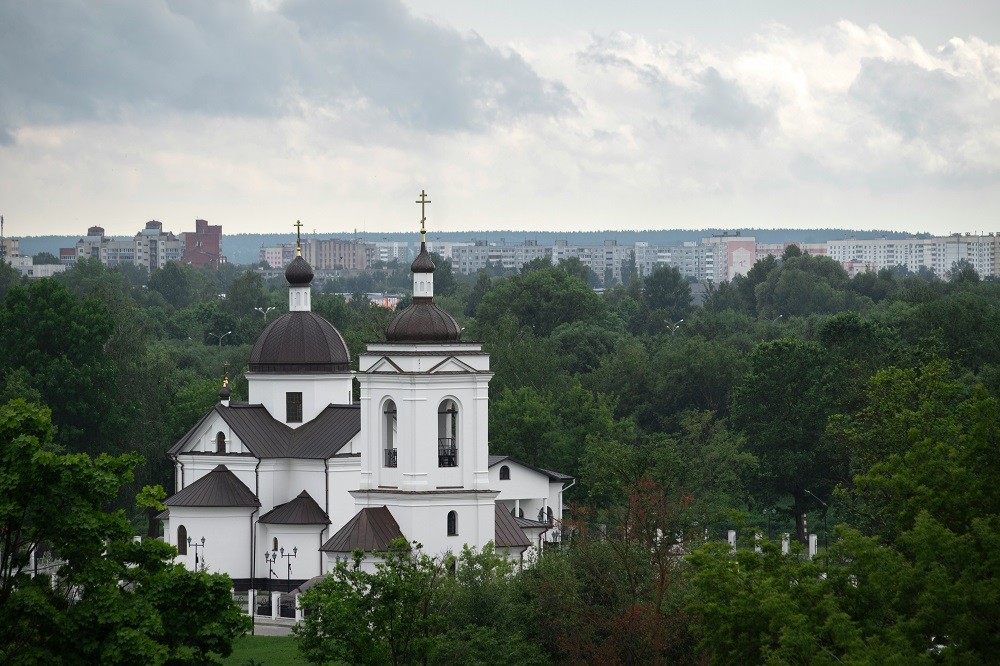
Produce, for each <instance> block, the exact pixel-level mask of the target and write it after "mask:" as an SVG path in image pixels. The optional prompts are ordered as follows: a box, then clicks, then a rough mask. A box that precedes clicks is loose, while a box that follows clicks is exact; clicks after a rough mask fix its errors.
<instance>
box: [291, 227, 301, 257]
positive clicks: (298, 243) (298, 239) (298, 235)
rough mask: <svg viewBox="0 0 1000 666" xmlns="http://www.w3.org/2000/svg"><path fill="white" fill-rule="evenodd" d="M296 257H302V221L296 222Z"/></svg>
mask: <svg viewBox="0 0 1000 666" xmlns="http://www.w3.org/2000/svg"><path fill="white" fill-rule="evenodd" d="M293 226H294V227H295V256H297V257H301V256H302V221H301V220H295V224H294V225H293Z"/></svg>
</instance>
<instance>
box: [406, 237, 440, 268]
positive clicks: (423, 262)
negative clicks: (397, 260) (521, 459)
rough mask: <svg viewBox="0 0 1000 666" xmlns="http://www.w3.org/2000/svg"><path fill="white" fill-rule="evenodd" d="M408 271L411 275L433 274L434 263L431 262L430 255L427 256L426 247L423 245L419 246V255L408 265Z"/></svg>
mask: <svg viewBox="0 0 1000 666" xmlns="http://www.w3.org/2000/svg"><path fill="white" fill-rule="evenodd" d="M410 271H411V272H413V273H433V272H434V262H433V261H431V255H429V254H427V245H426V244H425V243H421V244H420V254H418V255H417V258H416V259H414V260H413V263H412V264H410Z"/></svg>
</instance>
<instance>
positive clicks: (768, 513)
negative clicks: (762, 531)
mask: <svg viewBox="0 0 1000 666" xmlns="http://www.w3.org/2000/svg"><path fill="white" fill-rule="evenodd" d="M776 513H778V510H777V509H770V510H768V509H764V516H765V517H766V518H767V538H768V539H770V538H771V517H772V516H774V515H775V514H776Z"/></svg>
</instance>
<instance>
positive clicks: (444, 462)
mask: <svg viewBox="0 0 1000 666" xmlns="http://www.w3.org/2000/svg"><path fill="white" fill-rule="evenodd" d="M438 467H458V447H457V446H456V445H455V438H454V437H439V438H438Z"/></svg>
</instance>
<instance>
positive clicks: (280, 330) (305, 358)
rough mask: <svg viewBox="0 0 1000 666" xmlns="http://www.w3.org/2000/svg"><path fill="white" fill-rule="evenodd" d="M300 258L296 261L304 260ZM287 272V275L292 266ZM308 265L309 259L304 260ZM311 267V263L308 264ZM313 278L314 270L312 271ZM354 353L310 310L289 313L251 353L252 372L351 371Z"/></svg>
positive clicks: (268, 332) (271, 327) (337, 334)
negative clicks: (307, 260)
mask: <svg viewBox="0 0 1000 666" xmlns="http://www.w3.org/2000/svg"><path fill="white" fill-rule="evenodd" d="M300 260H301V258H296V260H295V261H300ZM295 261H293V262H292V264H291V265H290V266H289V270H288V271H286V272H285V275H286V277H287V275H288V273H289V272H290V271H291V266H294V265H295ZM302 263H303V264H305V262H304V261H303V262H302ZM306 267H307V268H308V264H306ZM309 276H310V277H312V271H311V270H310V271H309ZM350 371H351V354H350V352H348V351H347V344H346V343H345V342H344V338H343V336H342V335H341V334H340V331H338V330H337V329H336V328H334V326H333V324H331V323H330V322H328V321H327V320H326V319H323V318H322V317H320V316H319V315H318V314H316V313H314V312H310V311H308V310H299V311H293V312H286V313H285V314H283V315H281V316H280V317H278V318H277V319H275V320H274V321H272V322H271V323H270V324H268V326H267V328H265V329H264V331H263V333H261V334H260V337H258V338H257V342H256V344H254V346H253V350H252V351H251V352H250V372H269V373H289V374H295V373H305V372H323V373H330V372H350Z"/></svg>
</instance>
